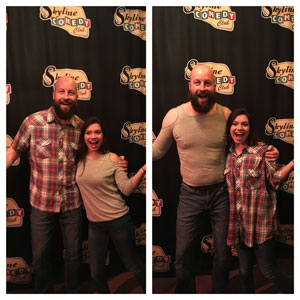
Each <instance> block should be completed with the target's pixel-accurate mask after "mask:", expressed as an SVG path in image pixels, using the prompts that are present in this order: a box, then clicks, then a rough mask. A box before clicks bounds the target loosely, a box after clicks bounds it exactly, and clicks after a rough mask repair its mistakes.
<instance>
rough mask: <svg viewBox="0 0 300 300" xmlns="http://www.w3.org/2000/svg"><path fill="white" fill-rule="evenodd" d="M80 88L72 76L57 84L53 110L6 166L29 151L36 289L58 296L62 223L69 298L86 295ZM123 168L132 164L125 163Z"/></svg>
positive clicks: (27, 130) (27, 124)
mask: <svg viewBox="0 0 300 300" xmlns="http://www.w3.org/2000/svg"><path fill="white" fill-rule="evenodd" d="M77 106H78V93H77V85H76V82H75V80H74V79H73V78H71V77H69V76H65V77H60V78H59V79H57V81H56V84H55V86H54V91H53V94H52V106H51V107H50V108H48V109H46V110H43V111H39V112H36V113H34V114H32V115H30V116H28V117H26V118H25V120H24V121H23V123H22V125H21V127H20V129H19V131H18V132H17V134H16V137H15V139H14V141H13V143H12V146H11V147H10V148H8V149H7V151H6V167H7V168H9V167H10V166H11V165H12V164H13V162H14V161H15V160H16V159H17V158H18V157H19V156H20V155H22V154H23V153H25V152H28V154H29V163H30V167H31V175H30V205H31V211H30V221H31V241H32V257H33V262H32V266H33V275H34V284H35V289H36V292H37V293H53V292H54V274H53V257H52V255H53V249H54V248H55V246H56V245H55V239H54V238H55V234H56V227H57V223H59V224H60V227H61V232H62V238H63V245H64V277H65V278H64V285H65V290H66V292H67V293H78V292H79V291H80V266H81V257H82V249H81V243H82V200H81V197H80V193H79V190H78V187H77V185H76V183H75V173H76V163H75V157H76V154H77V150H78V142H79V137H80V132H81V127H82V125H83V121H82V120H81V119H80V118H79V117H78V116H76V115H75V112H76V108H77ZM119 165H120V166H121V167H125V169H126V166H127V162H126V161H124V160H122V162H119Z"/></svg>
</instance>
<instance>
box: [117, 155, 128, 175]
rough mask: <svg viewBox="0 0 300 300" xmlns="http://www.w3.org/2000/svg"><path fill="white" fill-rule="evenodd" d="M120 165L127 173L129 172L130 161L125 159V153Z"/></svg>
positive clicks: (119, 161) (120, 158) (121, 157)
mask: <svg viewBox="0 0 300 300" xmlns="http://www.w3.org/2000/svg"><path fill="white" fill-rule="evenodd" d="M118 164H119V167H121V168H122V169H123V171H124V172H125V173H127V168H128V161H127V160H126V159H125V156H124V155H121V156H120V157H119V160H118Z"/></svg>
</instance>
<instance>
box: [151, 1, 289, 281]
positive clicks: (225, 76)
mask: <svg viewBox="0 0 300 300" xmlns="http://www.w3.org/2000/svg"><path fill="white" fill-rule="evenodd" d="M152 23H153V33H152V34H153V70H152V73H153V133H152V134H153V138H155V137H156V136H157V135H158V134H159V131H160V128H161V123H162V120H163V118H164V116H165V114H166V113H167V112H168V110H170V109H171V108H173V107H175V106H178V105H179V104H181V103H184V102H186V101H187V92H188V81H189V78H190V72H191V70H192V69H193V67H194V66H195V65H196V64H198V63H204V64H207V65H209V66H210V67H211V68H212V69H213V72H214V74H215V76H216V81H217V86H216V91H217V96H218V102H219V103H220V104H222V105H225V106H227V107H228V108H230V109H231V110H233V109H235V108H238V107H245V108H246V109H247V110H248V111H249V113H250V115H251V116H252V119H253V121H254V129H255V132H256V133H257V134H258V135H259V137H260V138H261V139H263V140H264V141H265V142H266V143H269V144H272V145H274V146H275V147H276V148H277V149H278V150H279V152H280V157H279V160H278V163H281V164H286V163H288V162H289V161H290V160H291V159H293V155H294V153H293V152H294V51H293V49H294V7H291V6H264V7H230V6H188V7H153V21H152ZM180 183H181V177H180V172H179V160H178V154H177V150H176V145H175V143H173V145H172V147H171V149H170V150H169V152H168V153H167V154H166V155H165V156H164V157H163V158H162V159H161V160H159V161H157V162H154V163H153V190H152V199H153V200H152V215H153V251H152V256H153V276H155V277H166V276H173V275H174V267H173V264H174V260H175V239H176V234H175V225H176V210H177V206H178V198H179V188H180ZM278 215H279V222H280V224H279V226H278V234H277V240H278V253H277V254H278V256H279V257H292V256H293V240H294V239H293V237H294V226H293V224H294V219H293V216H294V174H293V172H292V173H291V174H290V176H289V178H288V180H287V181H286V182H285V184H284V185H283V187H282V189H281V190H280V191H278ZM198 252H199V256H200V257H199V260H198V261H195V264H197V271H198V273H199V274H209V273H210V272H211V266H212V259H211V258H212V255H213V238H212V235H211V228H210V224H209V218H208V219H207V226H206V227H203V230H202V235H201V238H200V241H199V251H198ZM232 255H233V258H232V267H233V266H234V264H235V263H236V259H235V258H234V255H236V252H235V251H234V249H233V250H232Z"/></svg>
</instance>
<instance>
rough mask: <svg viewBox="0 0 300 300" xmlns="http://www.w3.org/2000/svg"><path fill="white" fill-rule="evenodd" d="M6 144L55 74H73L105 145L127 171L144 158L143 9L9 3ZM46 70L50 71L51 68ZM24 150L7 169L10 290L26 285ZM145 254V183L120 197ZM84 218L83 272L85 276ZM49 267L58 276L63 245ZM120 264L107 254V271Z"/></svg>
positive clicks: (45, 95) (47, 99) (47, 94)
mask: <svg viewBox="0 0 300 300" xmlns="http://www.w3.org/2000/svg"><path fill="white" fill-rule="evenodd" d="M6 11H7V24H6V25H7V38H6V40H7V51H6V55H7V67H6V83H7V90H6V93H7V95H6V96H7V98H6V103H7V139H6V144H7V147H8V146H10V144H11V138H14V136H15V134H16V132H17V130H18V128H19V126H20V125H21V122H22V121H23V120H24V118H25V117H26V116H27V115H29V114H31V113H34V112H36V111H39V110H43V109H46V108H48V107H49V106H50V103H51V99H52V90H53V89H52V86H51V84H53V79H55V78H56V76H63V75H65V74H70V75H71V76H74V77H75V76H79V78H78V80H77V83H78V84H79V87H86V88H83V89H80V95H81V98H82V99H81V100H80V101H79V102H80V108H79V111H78V115H79V116H80V117H81V118H82V119H86V118H87V117H89V116H91V115H97V116H99V117H100V118H101V119H102V121H103V123H104V124H105V127H107V133H108V140H109V145H110V150H111V151H112V152H115V153H117V154H119V155H125V157H126V160H127V161H128V163H129V166H128V173H129V174H130V173H132V172H135V171H137V170H138V168H140V167H141V165H142V164H144V163H145V146H146V144H145V140H146V139H145V130H146V123H145V121H146V97H145V80H146V78H145V74H146V41H145V38H146V37H145V34H146V27H145V26H146V25H145V24H146V19H145V17H146V15H145V14H146V8H145V7H7V10H6ZM50 71H51V72H50ZM29 172H30V170H29V164H28V160H27V155H23V156H22V157H21V159H20V162H19V163H18V164H17V165H15V166H12V167H11V168H10V169H9V170H8V171H7V202H6V211H7V282H8V285H7V287H8V289H18V288H21V287H22V288H23V287H24V285H25V286H31V285H32V277H31V268H30V266H31V262H32V257H31V241H30V221H29V190H28V188H29ZM126 200H127V202H128V205H129V206H130V209H131V214H132V216H133V219H134V223H135V226H136V239H137V245H138V248H139V252H140V255H141V256H142V258H143V259H145V223H146V211H145V208H146V204H145V181H144V182H143V184H142V186H141V187H140V189H138V190H137V191H136V192H135V193H134V194H133V195H132V196H130V197H128V198H126ZM86 241H87V220H86V219H85V231H84V242H83V251H84V253H83V254H84V260H85V261H84V262H85V263H86V264H85V265H84V271H85V272H83V274H84V276H86V277H88V276H89V273H88V252H86V250H87V246H86ZM57 245H58V247H57V253H56V258H55V259H54V261H53V264H54V265H55V267H56V271H57V277H56V278H57V281H61V280H62V278H63V276H62V253H63V251H62V243H61V239H60V234H59V233H58V238H57ZM123 270H124V268H123V266H122V264H121V262H120V260H119V259H118V257H117V256H116V254H115V252H114V250H112V251H111V255H110V264H109V266H108V272H109V274H110V275H113V274H117V273H119V272H121V271H123Z"/></svg>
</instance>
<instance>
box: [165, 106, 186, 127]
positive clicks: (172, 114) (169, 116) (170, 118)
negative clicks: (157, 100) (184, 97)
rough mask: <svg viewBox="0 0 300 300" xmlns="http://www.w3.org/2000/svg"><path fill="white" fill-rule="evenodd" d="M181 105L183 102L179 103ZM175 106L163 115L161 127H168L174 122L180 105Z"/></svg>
mask: <svg viewBox="0 0 300 300" xmlns="http://www.w3.org/2000/svg"><path fill="white" fill-rule="evenodd" d="M181 105H183V104H181ZM181 105H179V106H176V107H173V108H171V109H170V110H169V111H168V112H167V113H166V115H165V117H164V119H163V122H162V128H165V127H168V126H170V125H172V124H174V123H175V121H176V120H177V117H178V108H179V107H180V106H181Z"/></svg>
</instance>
